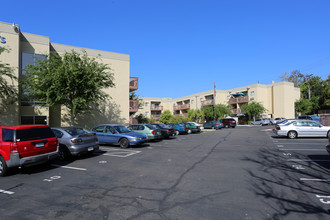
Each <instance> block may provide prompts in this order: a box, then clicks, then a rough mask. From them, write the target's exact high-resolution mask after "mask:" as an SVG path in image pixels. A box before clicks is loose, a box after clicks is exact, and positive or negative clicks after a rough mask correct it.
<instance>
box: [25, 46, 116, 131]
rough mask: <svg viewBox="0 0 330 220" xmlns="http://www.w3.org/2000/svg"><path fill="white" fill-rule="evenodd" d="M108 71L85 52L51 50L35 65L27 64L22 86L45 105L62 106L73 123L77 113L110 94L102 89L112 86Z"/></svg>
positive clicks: (93, 105) (86, 109) (108, 69)
mask: <svg viewBox="0 0 330 220" xmlns="http://www.w3.org/2000/svg"><path fill="white" fill-rule="evenodd" d="M110 71H111V69H110V67H108V66H107V65H106V64H101V63H98V62H97V61H96V59H95V58H90V57H88V56H87V53H86V52H84V53H83V54H82V55H80V54H78V53H76V52H75V51H72V52H70V53H69V52H66V53H65V54H64V55H63V56H59V55H58V54H54V53H51V54H50V57H47V58H46V59H44V60H39V62H38V64H37V65H34V66H33V65H28V66H27V71H26V74H25V78H26V79H25V80H23V81H22V85H23V89H24V88H25V89H28V93H29V95H30V96H31V97H33V98H36V99H38V100H40V101H45V102H46V103H47V104H48V105H49V106H53V105H56V104H60V105H64V106H66V107H67V108H68V109H69V111H70V114H71V125H73V124H74V120H75V118H76V117H77V115H79V114H81V113H83V112H85V111H90V110H91V109H92V108H93V107H96V106H98V104H99V103H100V102H101V101H104V100H106V99H107V98H109V97H110V96H109V95H108V94H106V93H105V92H103V89H105V88H109V87H114V82H113V73H111V72H110Z"/></svg>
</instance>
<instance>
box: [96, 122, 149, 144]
mask: <svg viewBox="0 0 330 220" xmlns="http://www.w3.org/2000/svg"><path fill="white" fill-rule="evenodd" d="M90 131H91V132H93V133H95V134H96V135H97V137H98V140H99V143H100V144H114V145H119V146H120V147H122V148H127V147H129V146H132V145H139V144H143V143H145V142H147V140H148V139H147V136H145V135H143V134H139V133H136V132H133V131H131V130H129V129H128V128H126V127H125V126H123V125H117V124H104V125H99V126H96V127H95V128H92V129H91V130H90Z"/></svg>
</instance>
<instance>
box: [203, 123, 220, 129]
mask: <svg viewBox="0 0 330 220" xmlns="http://www.w3.org/2000/svg"><path fill="white" fill-rule="evenodd" d="M203 127H204V128H205V129H216V130H218V129H221V128H223V124H222V122H221V121H209V122H206V123H205V124H203Z"/></svg>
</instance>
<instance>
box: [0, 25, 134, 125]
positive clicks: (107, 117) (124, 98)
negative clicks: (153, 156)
mask: <svg viewBox="0 0 330 220" xmlns="http://www.w3.org/2000/svg"><path fill="white" fill-rule="evenodd" d="M0 36H1V37H5V39H6V43H0V46H1V47H6V48H8V49H10V50H11V51H10V53H3V54H1V55H0V60H1V62H2V63H8V64H9V65H10V66H11V67H13V68H15V75H16V76H17V77H20V72H21V69H20V68H21V65H22V59H21V54H22V52H26V53H33V54H43V55H49V53H50V52H56V53H58V54H63V53H65V52H71V51H72V50H74V51H75V52H77V53H80V54H82V53H83V51H86V53H87V55H88V56H89V57H93V58H96V60H97V61H98V62H100V63H104V64H108V65H109V67H110V68H111V72H112V73H113V74H114V75H113V76H114V83H115V87H114V88H108V89H105V90H104V92H105V93H107V94H109V95H110V97H111V98H110V99H108V100H107V101H106V102H104V103H103V104H102V105H101V106H99V107H98V108H97V109H95V110H94V111H93V112H92V114H89V113H86V114H84V115H82V116H80V117H78V118H77V120H76V123H77V124H78V125H79V126H82V127H85V128H90V127H92V126H95V125H97V124H100V123H119V124H129V85H130V76H129V73H130V57H129V55H126V54H119V53H113V52H107V51H100V50H93V49H86V48H80V47H73V46H68V45H62V44H54V43H50V39H49V37H45V36H40V35H35V34H29V33H23V32H20V31H19V29H18V30H17V28H16V31H15V27H14V26H12V24H8V23H4V22H0ZM16 85H17V83H16ZM17 87H18V85H17ZM0 104H2V106H1V108H0V123H1V124H8V125H10V124H20V118H21V116H47V119H48V120H47V123H48V124H49V125H50V126H67V125H69V123H70V117H69V114H68V113H69V112H68V110H67V109H66V108H65V107H64V106H53V107H50V108H48V107H32V106H20V103H19V101H17V102H16V103H14V104H13V105H10V106H7V105H4V103H3V102H2V101H1V100H0ZM4 107H5V108H4Z"/></svg>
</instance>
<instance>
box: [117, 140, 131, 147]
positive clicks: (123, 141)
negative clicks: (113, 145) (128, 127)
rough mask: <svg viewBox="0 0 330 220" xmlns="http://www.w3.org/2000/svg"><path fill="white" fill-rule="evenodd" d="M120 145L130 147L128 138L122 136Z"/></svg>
mask: <svg viewBox="0 0 330 220" xmlns="http://www.w3.org/2000/svg"><path fill="white" fill-rule="evenodd" d="M119 146H120V147H121V148H128V147H129V141H128V140H127V139H126V138H122V139H120V141H119Z"/></svg>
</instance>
